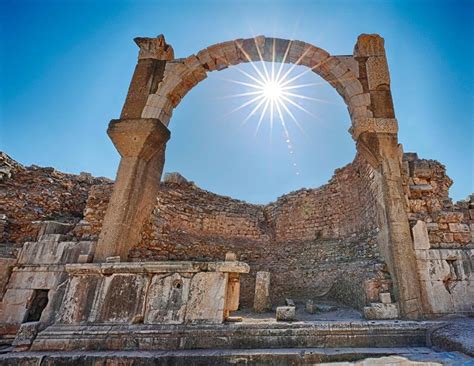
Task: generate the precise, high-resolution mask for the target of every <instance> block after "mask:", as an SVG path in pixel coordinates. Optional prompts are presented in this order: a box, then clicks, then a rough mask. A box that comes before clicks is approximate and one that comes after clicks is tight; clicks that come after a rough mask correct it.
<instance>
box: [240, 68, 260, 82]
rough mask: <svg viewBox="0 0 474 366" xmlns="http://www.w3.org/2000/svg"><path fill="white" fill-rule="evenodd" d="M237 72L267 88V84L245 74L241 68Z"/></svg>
mask: <svg viewBox="0 0 474 366" xmlns="http://www.w3.org/2000/svg"><path fill="white" fill-rule="evenodd" d="M237 71H238V72H240V73H241V74H243V75H245V76H247V77H248V78H250V79H252V80H253V81H256V82H257V83H259V84H260V85H261V86H265V82H264V81H262V80H258V79H257V78H256V77H255V76H252V75H250V74H249V73H248V72H245V71H244V70H241V69H240V68H237Z"/></svg>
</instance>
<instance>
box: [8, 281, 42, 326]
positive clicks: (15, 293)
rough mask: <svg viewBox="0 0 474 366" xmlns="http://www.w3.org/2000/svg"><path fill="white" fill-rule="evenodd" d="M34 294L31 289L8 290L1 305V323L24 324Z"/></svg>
mask: <svg viewBox="0 0 474 366" xmlns="http://www.w3.org/2000/svg"><path fill="white" fill-rule="evenodd" d="M33 293H34V290H31V289H8V290H7V291H6V292H5V295H4V296H3V300H2V303H1V304H0V323H5V324H8V323H22V322H23V320H24V319H25V315H26V312H27V304H28V303H29V301H30V300H31V298H32V296H33Z"/></svg>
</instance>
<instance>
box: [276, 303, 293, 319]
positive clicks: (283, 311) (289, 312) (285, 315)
mask: <svg viewBox="0 0 474 366" xmlns="http://www.w3.org/2000/svg"><path fill="white" fill-rule="evenodd" d="M276 320H277V321H281V322H288V321H294V320H296V308H295V307H294V306H278V307H277V308H276Z"/></svg>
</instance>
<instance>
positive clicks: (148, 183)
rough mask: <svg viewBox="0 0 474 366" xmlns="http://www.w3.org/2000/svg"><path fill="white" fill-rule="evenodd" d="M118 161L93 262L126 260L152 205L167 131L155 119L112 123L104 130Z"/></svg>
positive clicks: (156, 191)
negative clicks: (118, 156)
mask: <svg viewBox="0 0 474 366" xmlns="http://www.w3.org/2000/svg"><path fill="white" fill-rule="evenodd" d="M107 133H108V134H109V136H110V138H111V139H112V141H113V143H114V145H115V147H116V148H117V150H118V151H119V153H120V156H121V157H122V158H121V160H120V165H119V169H118V172H117V178H116V180H115V184H114V190H113V193H112V197H111V199H110V202H109V205H108V207H107V212H106V214H105V218H104V222H103V224H102V231H101V233H100V236H99V242H98V243H97V248H96V253H95V256H94V261H95V262H101V261H104V260H105V259H106V258H107V257H110V256H120V260H121V261H125V260H127V257H128V251H129V249H130V248H131V247H132V246H133V245H135V244H136V243H137V242H138V240H139V236H140V230H141V228H142V226H143V224H144V222H145V220H146V219H147V218H148V216H149V215H150V213H151V211H152V210H153V207H154V205H155V202H156V196H157V194H158V189H159V186H160V179H161V173H162V171H163V165H164V162H165V145H166V141H168V139H169V137H170V133H169V131H168V129H167V128H166V127H165V126H164V125H163V124H162V123H161V122H160V121H159V120H157V119H152V118H149V119H131V120H114V121H112V122H110V125H109V128H108V130H107Z"/></svg>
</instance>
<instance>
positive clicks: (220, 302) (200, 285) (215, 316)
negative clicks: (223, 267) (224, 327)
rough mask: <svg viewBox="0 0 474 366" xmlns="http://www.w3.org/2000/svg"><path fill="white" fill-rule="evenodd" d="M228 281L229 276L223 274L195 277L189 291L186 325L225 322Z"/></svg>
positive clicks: (204, 273) (201, 274)
mask: <svg viewBox="0 0 474 366" xmlns="http://www.w3.org/2000/svg"><path fill="white" fill-rule="evenodd" d="M227 280H228V274H226V273H221V272H199V273H197V274H196V275H194V277H193V279H192V281H191V285H190V289H189V299H188V304H187V311H186V316H185V322H186V323H222V322H223V321H224V308H225V298H226V287H227ZM211 299H212V301H211Z"/></svg>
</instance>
